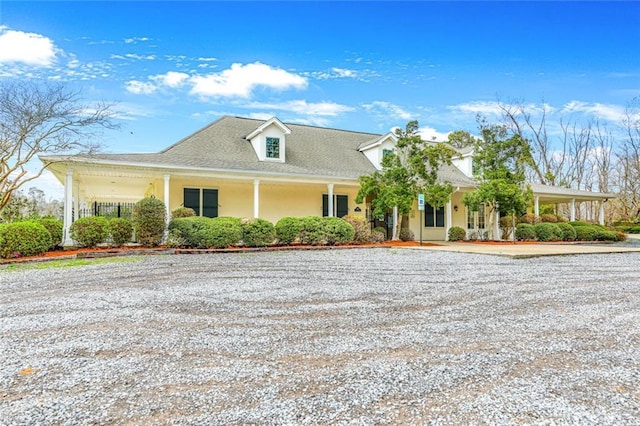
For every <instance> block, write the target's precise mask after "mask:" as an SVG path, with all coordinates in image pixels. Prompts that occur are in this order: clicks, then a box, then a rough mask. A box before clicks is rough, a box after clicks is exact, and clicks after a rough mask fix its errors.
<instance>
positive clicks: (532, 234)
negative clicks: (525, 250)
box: [516, 223, 536, 241]
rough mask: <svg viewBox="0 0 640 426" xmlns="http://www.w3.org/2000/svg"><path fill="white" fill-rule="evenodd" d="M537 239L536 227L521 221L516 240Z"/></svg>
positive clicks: (517, 228)
mask: <svg viewBox="0 0 640 426" xmlns="http://www.w3.org/2000/svg"><path fill="white" fill-rule="evenodd" d="M535 239H536V229H535V228H534V226H533V225H531V224H530V223H519V224H518V225H517V226H516V240H518V241H533V240H535Z"/></svg>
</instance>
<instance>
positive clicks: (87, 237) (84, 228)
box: [69, 216, 133, 247]
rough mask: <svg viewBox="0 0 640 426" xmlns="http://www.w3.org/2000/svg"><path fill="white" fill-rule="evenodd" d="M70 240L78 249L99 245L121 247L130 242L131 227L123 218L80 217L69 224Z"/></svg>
mask: <svg viewBox="0 0 640 426" xmlns="http://www.w3.org/2000/svg"><path fill="white" fill-rule="evenodd" d="M69 231H70V233H71V238H72V239H73V240H74V241H75V242H76V244H77V245H78V246H79V247H96V246H97V245H98V244H101V243H108V244H109V245H112V246H121V245H123V244H125V243H128V242H131V236H132V233H133V226H132V224H131V222H130V221H129V220H127V219H124V218H113V219H109V220H107V219H105V218H104V217H101V216H87V217H81V218H80V219H78V220H76V221H75V222H73V223H72V224H71V227H70V229H69Z"/></svg>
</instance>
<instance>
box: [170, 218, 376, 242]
mask: <svg viewBox="0 0 640 426" xmlns="http://www.w3.org/2000/svg"><path fill="white" fill-rule="evenodd" d="M357 225H358V234H357V238H359V239H360V242H365V240H364V239H365V238H367V237H366V235H367V232H366V227H365V226H360V225H362V224H361V223H359V222H357ZM365 225H366V223H365ZM353 241H356V229H355V227H354V226H353V225H352V224H351V223H349V222H348V221H347V220H343V219H340V218H337V217H317V216H307V217H284V218H282V219H280V220H279V221H278V222H277V223H276V224H275V225H273V224H272V223H271V222H269V221H268V220H265V219H239V218H233V217H217V218H206V217H179V218H176V219H173V220H172V221H171V222H170V223H169V235H168V237H167V245H168V246H170V247H191V248H225V247H231V246H239V245H242V246H246V247H265V246H268V245H274V244H284V245H289V244H305V245H336V244H344V243H350V242H353ZM367 241H368V240H367Z"/></svg>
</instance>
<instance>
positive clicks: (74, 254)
mask: <svg viewBox="0 0 640 426" xmlns="http://www.w3.org/2000/svg"><path fill="white" fill-rule="evenodd" d="M437 245H439V244H435V243H431V242H423V243H422V246H424V247H427V246H437ZM418 246H420V242H418V241H385V242H383V243H374V244H344V245H338V246H302V245H295V246H275V247H266V248H244V247H229V248H226V249H175V253H181V254H186V253H215V252H226V253H229V252H243V251H269V250H331V249H340V248H364V247H418ZM169 250H172V249H168V248H167V247H164V246H161V247H156V248H144V247H117V248H108V247H107V248H91V249H89V248H82V249H70V250H63V249H60V250H53V251H49V252H47V253H45V254H43V255H39V256H26V257H17V258H13V259H0V264H3V263H22V262H34V261H36V262H37V261H46V260H56V259H76V258H96V257H108V256H123V255H127V254H130V255H140V254H154V253H161V252H167V251H169Z"/></svg>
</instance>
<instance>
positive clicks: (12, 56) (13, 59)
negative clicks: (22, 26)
mask: <svg viewBox="0 0 640 426" xmlns="http://www.w3.org/2000/svg"><path fill="white" fill-rule="evenodd" d="M57 51H58V49H57V48H56V46H55V45H54V44H53V41H51V39H49V38H47V37H45V36H43V35H40V34H35V33H25V32H22V31H14V30H7V27H3V26H0V63H24V64H27V65H32V66H36V67H50V66H51V65H53V63H54V62H55V60H56V53H57Z"/></svg>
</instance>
